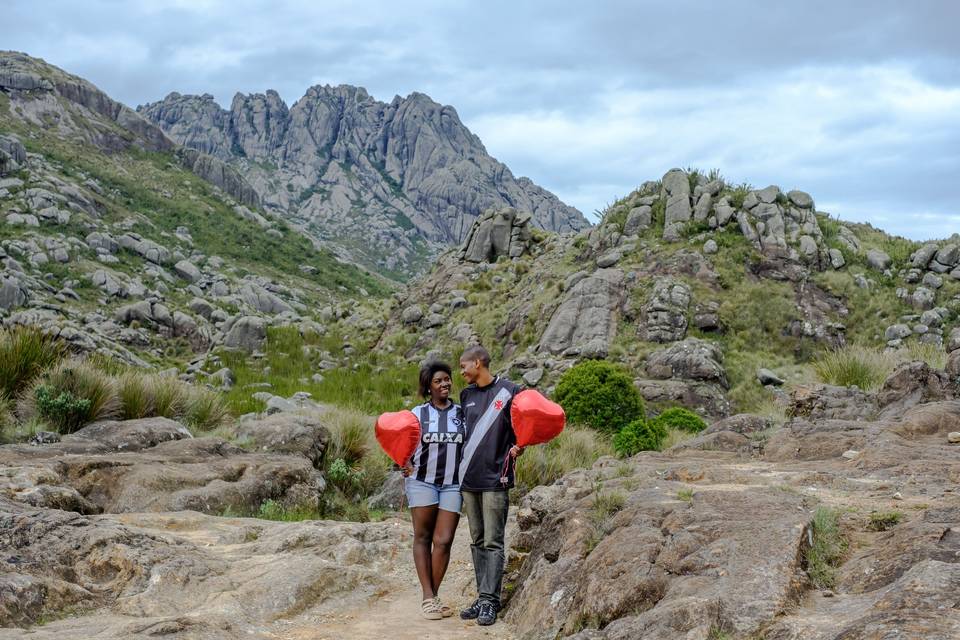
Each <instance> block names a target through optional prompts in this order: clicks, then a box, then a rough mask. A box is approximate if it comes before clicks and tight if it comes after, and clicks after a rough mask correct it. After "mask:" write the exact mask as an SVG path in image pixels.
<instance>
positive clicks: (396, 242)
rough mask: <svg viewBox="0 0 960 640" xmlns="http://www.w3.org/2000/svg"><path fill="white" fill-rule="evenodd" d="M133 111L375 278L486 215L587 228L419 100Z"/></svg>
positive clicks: (324, 94) (329, 90)
mask: <svg viewBox="0 0 960 640" xmlns="http://www.w3.org/2000/svg"><path fill="white" fill-rule="evenodd" d="M138 112H139V113H141V114H142V115H144V116H145V117H147V118H148V119H150V120H151V121H152V122H154V123H156V124H157V125H158V126H159V127H160V128H161V129H163V130H164V131H165V133H166V134H167V135H168V136H169V137H171V138H172V139H173V140H175V141H176V142H178V143H179V144H183V145H184V146H187V147H190V148H195V149H198V150H200V151H203V152H206V153H210V154H211V155H214V156H215V157H217V158H219V159H221V160H223V161H225V162H228V163H230V164H231V166H235V167H237V168H238V169H239V170H240V171H241V173H243V175H244V176H245V177H246V179H247V180H248V181H249V182H250V183H251V184H252V185H253V186H254V188H255V189H256V190H257V191H258V193H259V194H260V197H261V199H262V201H263V204H264V206H265V207H266V208H267V209H269V210H272V211H275V212H276V213H277V214H278V215H285V216H287V217H289V218H291V219H292V220H294V221H296V222H297V223H298V224H300V225H302V226H303V228H305V229H306V230H308V231H309V232H313V233H315V234H316V235H318V236H319V237H320V238H322V239H327V240H329V239H334V238H340V239H341V241H342V243H343V244H345V245H347V246H348V247H350V248H351V249H352V253H353V254H355V255H358V256H359V257H360V261H361V262H363V263H365V264H367V265H368V266H374V267H376V268H379V269H381V270H383V269H385V270H387V271H395V270H397V267H398V265H399V270H400V271H403V272H407V273H409V272H411V270H412V271H417V270H419V269H421V268H423V266H424V260H425V258H426V257H427V256H429V255H434V254H436V253H437V252H438V251H439V250H441V249H442V247H443V246H446V245H450V244H457V243H459V242H461V241H462V240H463V239H464V238H465V236H466V234H467V232H468V231H469V229H470V227H471V226H472V223H473V221H474V220H475V219H476V218H477V217H478V216H479V215H481V214H482V213H483V212H484V211H486V210H488V209H491V208H493V209H496V208H500V207H503V206H511V207H514V208H516V209H518V210H523V211H529V212H530V213H531V215H532V221H533V224H534V225H535V226H537V227H540V228H543V229H546V230H552V231H577V230H580V229H582V228H586V227H587V226H589V223H588V222H587V221H586V219H585V218H584V217H583V215H582V214H581V213H580V212H579V211H577V210H576V209H574V208H573V207H569V206H567V205H564V204H563V203H561V202H560V201H559V199H557V198H556V196H554V195H553V194H551V193H549V192H548V191H546V190H544V189H542V188H541V187H539V186H537V185H536V184H534V183H533V181H531V180H530V179H529V178H525V177H515V176H514V175H513V173H512V172H511V171H510V169H509V168H508V167H506V165H504V164H503V163H500V162H499V161H497V160H496V159H494V158H492V157H491V156H490V155H489V154H488V153H487V150H486V148H485V147H484V145H483V143H482V141H480V139H479V138H478V137H477V136H476V135H475V134H473V133H472V132H470V131H469V129H467V128H466V127H465V126H464V125H463V123H462V122H461V121H460V119H459V116H458V114H457V112H456V109H455V108H453V107H451V106H447V105H440V104H438V103H436V102H434V101H433V100H432V99H431V98H430V97H429V96H427V95H426V94H424V93H420V92H413V93H411V94H410V95H409V96H407V97H406V98H401V97H400V96H395V97H394V98H393V100H392V101H391V102H389V103H386V102H381V101H378V100H376V99H374V98H372V97H371V96H370V95H369V94H368V93H367V91H366V90H365V89H364V88H362V87H356V86H353V85H345V84H341V85H337V86H331V85H314V86H312V87H310V88H309V89H307V91H306V92H305V94H304V96H303V97H301V98H299V99H298V100H297V101H295V102H294V103H293V105H292V106H290V107H288V106H287V105H286V103H285V102H284V101H283V100H282V99H281V98H280V96H279V94H277V92H276V91H273V90H268V91H266V92H265V93H256V94H242V93H237V94H236V95H235V96H234V98H233V100H232V102H231V105H230V108H229V110H227V109H222V108H221V107H220V105H219V104H218V103H217V102H216V101H215V100H214V98H213V96H212V95H210V94H202V95H199V96H196V95H182V94H179V93H176V92H172V93H170V94H168V95H167V96H166V97H165V98H164V99H163V100H161V101H158V102H154V103H149V104H147V105H140V106H139V107H138ZM411 231H412V233H411ZM359 240H362V242H358V241H359ZM351 245H352V246H351ZM378 252H379V253H381V254H382V253H389V254H390V255H388V256H386V257H383V256H377V255H376V254H377V253H378Z"/></svg>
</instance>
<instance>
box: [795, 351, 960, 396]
mask: <svg viewBox="0 0 960 640" xmlns="http://www.w3.org/2000/svg"><path fill="white" fill-rule="evenodd" d="M915 360H922V361H924V362H926V363H927V364H928V365H930V366H931V367H932V368H934V369H942V368H943V367H944V366H945V365H946V353H945V352H944V350H943V349H942V348H941V347H939V346H938V345H931V344H923V343H916V342H913V343H910V344H908V345H907V346H904V347H901V348H900V349H896V350H887V349H880V348H879V347H865V346H862V345H848V346H845V347H843V348H841V349H837V350H835V351H829V352H826V353H824V354H822V355H821V356H820V357H819V358H817V360H816V361H814V363H813V367H814V371H816V374H817V377H818V378H819V379H820V380H821V382H826V383H828V384H835V385H840V386H853V385H856V386H857V387H859V388H860V389H863V390H865V391H873V390H876V389H878V388H879V387H880V385H882V384H883V381H884V380H886V379H887V376H889V375H890V374H891V373H892V372H893V371H894V369H896V368H897V367H898V366H899V365H901V364H903V363H906V362H913V361H915Z"/></svg>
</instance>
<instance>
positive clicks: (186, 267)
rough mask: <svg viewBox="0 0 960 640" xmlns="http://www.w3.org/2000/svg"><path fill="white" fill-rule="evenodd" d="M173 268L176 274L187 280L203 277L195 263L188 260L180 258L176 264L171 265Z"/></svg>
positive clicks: (194, 280)
mask: <svg viewBox="0 0 960 640" xmlns="http://www.w3.org/2000/svg"><path fill="white" fill-rule="evenodd" d="M173 270H174V271H175V272H176V274H177V275H178V276H180V277H181V278H183V279H184V280H186V281H187V282H197V281H199V280H200V278H202V277H203V274H202V273H200V269H198V268H197V267H196V265H194V264H193V263H192V262H190V261H189V260H181V261H180V262H178V263H177V264H175V265H173Z"/></svg>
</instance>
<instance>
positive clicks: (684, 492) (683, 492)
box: [677, 489, 693, 502]
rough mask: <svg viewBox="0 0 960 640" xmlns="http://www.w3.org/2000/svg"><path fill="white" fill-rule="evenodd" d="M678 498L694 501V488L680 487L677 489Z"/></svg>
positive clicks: (684, 500)
mask: <svg viewBox="0 0 960 640" xmlns="http://www.w3.org/2000/svg"><path fill="white" fill-rule="evenodd" d="M677 500H682V501H683V502H693V489H680V490H679V491H677Z"/></svg>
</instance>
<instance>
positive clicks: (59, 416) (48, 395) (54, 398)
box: [34, 384, 90, 433]
mask: <svg viewBox="0 0 960 640" xmlns="http://www.w3.org/2000/svg"><path fill="white" fill-rule="evenodd" d="M34 397H35V400H36V403H37V413H38V414H39V415H40V416H41V417H42V418H45V419H46V420H49V421H50V423H51V424H53V425H54V426H55V427H56V428H57V431H59V432H60V433H73V432H74V431H76V430H77V429H80V428H81V427H83V425H85V424H87V422H88V419H87V417H88V416H89V414H90V400H88V399H87V398H78V397H76V396H75V395H73V394H72V393H70V392H69V391H60V392H59V393H57V392H56V391H55V390H53V389H52V388H50V387H48V386H47V385H44V384H41V385H38V386H37V388H36V389H35V390H34Z"/></svg>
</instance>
